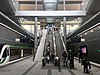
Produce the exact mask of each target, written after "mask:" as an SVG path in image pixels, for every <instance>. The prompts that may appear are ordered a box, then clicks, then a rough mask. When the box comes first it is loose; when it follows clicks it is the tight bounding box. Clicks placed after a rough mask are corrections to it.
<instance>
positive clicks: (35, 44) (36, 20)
mask: <svg viewBox="0 0 100 75" xmlns="http://www.w3.org/2000/svg"><path fill="white" fill-rule="evenodd" d="M37 22H38V18H37V17H35V25H34V52H36V49H37V24H38V23H37Z"/></svg>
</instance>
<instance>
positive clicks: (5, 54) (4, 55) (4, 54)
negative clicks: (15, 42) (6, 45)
mask: <svg viewBox="0 0 100 75" xmlns="http://www.w3.org/2000/svg"><path fill="white" fill-rule="evenodd" d="M2 57H3V58H4V57H7V53H6V50H4V53H3V56H2Z"/></svg>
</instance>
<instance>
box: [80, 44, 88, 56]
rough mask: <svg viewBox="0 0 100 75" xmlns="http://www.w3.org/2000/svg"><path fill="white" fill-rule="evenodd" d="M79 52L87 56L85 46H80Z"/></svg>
mask: <svg viewBox="0 0 100 75" xmlns="http://www.w3.org/2000/svg"><path fill="white" fill-rule="evenodd" d="M80 50H81V52H82V54H83V55H87V54H88V53H87V45H83V46H80Z"/></svg>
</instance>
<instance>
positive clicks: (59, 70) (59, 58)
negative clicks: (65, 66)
mask: <svg viewBox="0 0 100 75" xmlns="http://www.w3.org/2000/svg"><path fill="white" fill-rule="evenodd" d="M58 70H59V72H61V68H60V58H59V57H58Z"/></svg>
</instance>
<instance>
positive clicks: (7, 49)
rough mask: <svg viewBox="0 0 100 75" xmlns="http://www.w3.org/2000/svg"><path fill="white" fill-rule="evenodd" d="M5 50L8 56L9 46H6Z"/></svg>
mask: <svg viewBox="0 0 100 75" xmlns="http://www.w3.org/2000/svg"><path fill="white" fill-rule="evenodd" d="M5 50H6V54H7V56H9V48H6V49H5Z"/></svg>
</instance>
